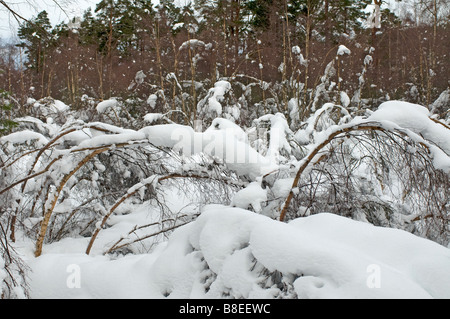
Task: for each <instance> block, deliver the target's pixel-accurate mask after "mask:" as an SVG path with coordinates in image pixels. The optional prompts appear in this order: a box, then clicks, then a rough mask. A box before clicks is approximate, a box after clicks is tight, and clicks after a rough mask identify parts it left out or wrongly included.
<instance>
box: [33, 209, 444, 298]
mask: <svg viewBox="0 0 450 319" xmlns="http://www.w3.org/2000/svg"><path fill="white" fill-rule="evenodd" d="M77 241H78V242H83V241H84V239H79V240H75V242H74V240H71V241H65V242H63V243H60V244H59V247H55V246H53V248H52V245H49V246H48V247H47V250H46V253H45V254H43V255H42V256H40V257H38V258H32V257H30V260H29V264H30V265H31V268H32V272H31V273H30V279H31V281H30V283H31V297H32V298H163V297H168V298H225V296H230V297H234V298H275V297H280V296H283V294H284V296H287V297H300V298H352V299H353V298H450V272H449V271H448V269H450V250H449V249H447V248H445V247H443V246H440V245H438V244H436V243H434V242H431V241H429V240H426V239H423V238H419V237H416V236H414V235H412V234H410V233H407V232H405V231H402V230H398V229H388V228H381V227H375V226H372V225H370V224H367V223H363V222H358V221H354V220H351V219H347V218H344V217H339V216H337V215H332V214H327V213H323V214H317V215H313V216H309V217H305V218H298V219H295V220H293V221H291V222H290V223H282V222H279V221H276V220H272V219H270V218H268V217H265V216H262V215H259V214H255V213H252V212H249V211H247V210H244V209H241V208H232V207H227V206H222V205H209V206H206V207H205V208H204V209H203V212H202V214H201V215H200V216H199V218H198V219H197V220H196V221H194V222H192V223H190V224H188V225H185V226H182V227H180V228H178V229H177V230H176V231H175V232H174V233H173V234H172V235H171V237H170V239H169V241H168V242H166V243H162V244H160V245H159V246H157V247H156V248H155V249H154V250H153V251H152V252H151V253H148V254H138V255H126V256H124V257H121V258H119V259H113V258H111V257H107V256H101V255H97V256H87V255H84V254H80V253H77V252H73V253H71V251H76V250H77V248H76V247H78V245H77V244H76V242H77ZM61 246H63V247H61ZM52 249H53V251H52ZM174 261H176V262H174ZM77 271H78V272H79V274H80V278H79V282H78V284H79V287H76V288H73V285H72V284H76V283H77V281H73V282H72V281H70V280H71V279H73V278H75V277H73V276H75V275H76V274H77ZM277 278H278V279H277ZM277 282H278V283H280V284H278V285H277ZM281 283H282V284H281ZM70 287H72V288H70ZM283 287H284V288H283ZM283 289H284V290H283Z"/></svg>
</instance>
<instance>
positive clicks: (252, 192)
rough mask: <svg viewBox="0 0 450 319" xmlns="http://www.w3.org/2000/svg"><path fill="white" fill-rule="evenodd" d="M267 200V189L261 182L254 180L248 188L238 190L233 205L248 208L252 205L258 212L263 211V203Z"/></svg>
mask: <svg viewBox="0 0 450 319" xmlns="http://www.w3.org/2000/svg"><path fill="white" fill-rule="evenodd" d="M266 200H267V190H266V189H263V188H262V187H261V183H260V182H252V183H250V184H249V185H248V186H247V187H246V188H244V189H242V190H240V191H239V192H237V193H236V194H235V195H234V197H233V200H232V201H231V205H232V206H234V207H240V208H244V209H248V208H249V206H252V208H253V210H254V211H255V212H257V213H259V212H261V203H262V202H264V201H266Z"/></svg>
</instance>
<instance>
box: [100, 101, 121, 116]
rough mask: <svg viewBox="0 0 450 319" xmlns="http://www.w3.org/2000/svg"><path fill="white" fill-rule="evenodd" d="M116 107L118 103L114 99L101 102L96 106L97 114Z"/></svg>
mask: <svg viewBox="0 0 450 319" xmlns="http://www.w3.org/2000/svg"><path fill="white" fill-rule="evenodd" d="M117 105H118V102H117V100H116V99H109V100H105V101H102V102H100V103H98V104H97V112H98V113H99V114H101V113H105V112H106V111H107V110H109V109H112V108H114V107H116V106H117Z"/></svg>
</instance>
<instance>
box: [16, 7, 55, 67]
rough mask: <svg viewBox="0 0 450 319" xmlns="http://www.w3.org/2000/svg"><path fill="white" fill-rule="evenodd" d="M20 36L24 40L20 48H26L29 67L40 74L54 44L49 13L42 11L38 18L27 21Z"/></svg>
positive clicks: (19, 33)
mask: <svg viewBox="0 0 450 319" xmlns="http://www.w3.org/2000/svg"><path fill="white" fill-rule="evenodd" d="M18 36H19V38H20V39H21V40H22V42H21V43H20V44H18V46H19V47H22V48H25V54H26V55H27V56H28V63H29V65H28V67H29V68H30V69H34V70H36V72H37V73H40V71H41V70H42V68H43V66H44V61H45V57H46V54H47V52H48V49H49V48H50V46H51V45H52V44H53V43H54V39H53V36H52V26H51V24H50V19H49V18H48V14H47V11H42V12H40V13H39V14H38V15H37V17H36V18H34V19H32V20H29V21H25V22H24V23H23V24H22V25H21V26H20V27H19V31H18Z"/></svg>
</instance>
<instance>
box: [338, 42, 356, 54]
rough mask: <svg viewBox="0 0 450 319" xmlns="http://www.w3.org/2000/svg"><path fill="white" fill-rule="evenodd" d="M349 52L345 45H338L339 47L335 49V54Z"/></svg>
mask: <svg viewBox="0 0 450 319" xmlns="http://www.w3.org/2000/svg"><path fill="white" fill-rule="evenodd" d="M350 53H352V52H351V51H350V50H349V49H348V48H347V47H346V46H345V45H342V44H341V45H340V46H339V49H338V51H337V55H344V54H348V55H350Z"/></svg>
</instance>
